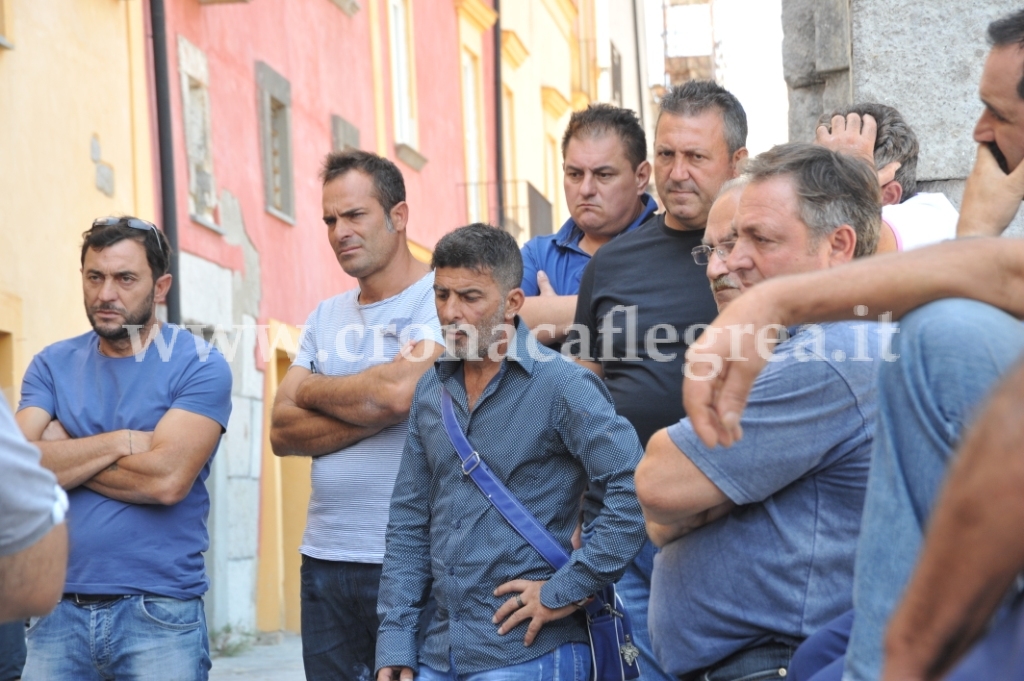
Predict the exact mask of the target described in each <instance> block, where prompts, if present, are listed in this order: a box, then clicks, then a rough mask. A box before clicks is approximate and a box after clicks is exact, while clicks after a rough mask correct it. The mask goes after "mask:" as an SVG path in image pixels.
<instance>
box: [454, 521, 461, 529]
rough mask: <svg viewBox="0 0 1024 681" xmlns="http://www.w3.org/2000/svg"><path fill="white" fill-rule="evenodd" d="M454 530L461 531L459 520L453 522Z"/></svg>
mask: <svg viewBox="0 0 1024 681" xmlns="http://www.w3.org/2000/svg"><path fill="white" fill-rule="evenodd" d="M455 529H456V530H459V529H462V521H461V520H456V521H455Z"/></svg>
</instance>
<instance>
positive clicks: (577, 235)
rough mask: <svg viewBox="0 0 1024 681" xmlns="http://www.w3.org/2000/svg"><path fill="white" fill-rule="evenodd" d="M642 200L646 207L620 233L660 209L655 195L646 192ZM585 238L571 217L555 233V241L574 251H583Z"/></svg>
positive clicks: (641, 222)
mask: <svg viewBox="0 0 1024 681" xmlns="http://www.w3.org/2000/svg"><path fill="white" fill-rule="evenodd" d="M640 201H641V202H642V203H643V204H644V208H643V210H642V211H640V215H638V216H637V218H636V220H633V222H631V223H629V226H627V227H626V228H625V229H624V230H622V231H621V232H619V234H625V233H626V232H632V231H633V230H634V229H636V228H637V227H639V226H640V225H642V224H643V223H645V222H647V218H649V217H651V215H652V214H653V213H654V211H656V210H657V209H658V203H657V202H656V201H655V200H654V197H653V196H651V195H650V194H648V193H647V192H644V195H643V196H641V197H640ZM615 236H618V234H616V235H615ZM582 238H583V230H582V229H580V228H579V227H577V226H576V221H575V220H573V219H572V218H569V219H568V220H566V221H565V224H564V225H562V228H561V229H559V230H558V232H557V233H556V234H555V243H556V244H558V245H559V246H560V247H562V248H569V249H572V250H574V251H580V252H581V253H582V252H583V251H582V250H581V249H580V240H581V239H582ZM588 255H589V254H588Z"/></svg>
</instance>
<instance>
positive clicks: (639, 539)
mask: <svg viewBox="0 0 1024 681" xmlns="http://www.w3.org/2000/svg"><path fill="white" fill-rule="evenodd" d="M510 349H511V351H510V352H509V355H508V356H507V357H506V358H505V360H504V361H503V362H502V366H501V369H500V371H499V373H498V374H497V375H496V376H495V378H494V379H492V380H491V382H490V383H489V384H488V386H487V387H486V388H485V389H484V391H483V393H482V394H481V395H480V398H479V399H478V401H477V403H476V405H475V406H474V408H473V411H472V412H471V413H470V412H469V410H468V409H467V400H466V389H465V385H464V383H463V380H462V374H463V372H462V365H463V363H462V362H461V361H457V360H452V359H450V358H449V359H445V358H442V359H441V360H439V361H438V363H437V365H436V367H435V369H434V370H432V371H428V372H427V373H426V374H425V375H424V377H423V378H422V379H421V380H420V382H419V384H418V385H417V387H416V394H415V396H414V398H413V405H412V409H411V411H410V414H409V435H408V439H407V440H406V445H405V451H404V452H403V455H402V463H401V466H400V467H399V471H398V479H397V480H396V482H395V491H394V494H393V496H392V498H391V513H390V519H389V521H388V529H387V539H386V551H385V555H384V565H383V572H382V575H381V583H380V594H379V597H378V603H377V612H378V615H379V616H380V619H381V626H380V631H379V635H378V639H377V669H378V670H379V669H380V668H381V667H385V666H405V667H412V668H414V669H417V668H418V664H420V663H422V664H426V665H427V666H429V667H431V668H433V669H436V670H438V671H446V670H448V669H449V652H450V654H451V659H452V660H453V661H454V663H455V666H456V668H457V669H458V672H459V673H460V674H465V673H471V672H478V671H485V670H488V669H496V668H499V667H506V666H510V665H514V664H519V663H521V662H526V661H528V660H531V659H534V658H537V657H540V656H541V655H544V654H546V653H548V652H551V651H552V650H554V649H555V648H556V647H558V646H560V645H562V644H564V643H567V642H571V641H576V642H586V641H587V632H586V626H585V621H584V619H583V616H582V614H580V613H574V614H572V615H570V616H568V617H565V618H563V619H560V620H556V621H554V622H549V623H548V624H546V625H545V626H544V628H543V629H541V631H540V633H539V634H538V635H537V638H536V639H535V640H534V642H533V644H532V645H531V646H530V647H529V648H527V647H525V646H524V645H523V636H524V635H525V632H526V628H527V625H528V622H529V621H528V620H527V621H525V622H523V623H521V624H520V625H519V626H517V627H515V628H514V629H512V630H511V631H509V632H508V633H506V634H505V635H504V636H499V635H498V626H499V625H497V624H493V623H492V622H491V618H492V617H493V616H494V613H495V611H496V610H497V609H498V608H499V607H500V606H501V605H502V604H503V603H505V602H506V601H507V600H509V598H510V597H511V596H509V595H506V596H500V597H498V596H495V595H494V590H495V589H496V588H497V587H498V586H499V585H500V584H503V583H505V582H508V581H511V580H513V579H527V580H534V581H538V580H547V583H546V584H545V585H544V586H543V588H542V589H541V602H542V603H543V604H544V605H545V606H547V607H548V608H558V607H562V606H565V605H568V604H570V603H572V602H574V601H578V600H580V599H583V598H585V597H587V596H589V595H590V594H593V593H594V592H595V591H597V590H598V589H600V588H601V587H603V586H605V585H607V584H610V583H612V582H615V581H616V580H617V579H618V578H619V577H620V576H621V575H622V573H623V571H624V570H625V567H626V565H628V564H629V562H630V561H631V560H633V557H634V556H635V555H636V553H637V552H638V551H639V550H640V548H641V546H642V545H643V543H644V540H645V539H646V536H647V535H646V531H645V529H644V520H643V514H642V512H641V510H640V504H639V503H638V501H637V498H636V490H635V487H634V484H633V472H634V470H635V468H636V464H637V463H638V462H639V460H640V457H641V456H642V455H643V449H642V447H641V446H640V441H639V439H638V438H637V436H636V432H635V431H634V430H633V428H632V426H630V425H629V422H627V421H626V420H625V419H623V418H622V417H620V416H617V415H616V414H615V409H614V407H613V406H612V404H611V397H610V395H609V393H608V390H607V389H606V388H605V387H604V384H603V383H602V382H601V380H600V379H598V377H597V376H596V375H595V374H593V373H592V372H590V371H588V370H586V369H584V368H582V367H580V366H578V365H576V364H574V363H572V362H569V361H566V360H565V359H564V358H563V357H562V356H561V355H559V354H558V353H556V352H553V351H551V350H549V349H547V348H544V347H543V346H540V345H539V344H538V343H537V342H536V340H535V339H534V338H533V337H532V336H531V335H530V334H529V331H528V329H527V328H526V325H525V324H523V323H522V322H520V321H518V320H517V329H516V336H515V338H514V340H513V343H512V344H511V348H510ZM442 386H444V387H446V388H447V389H448V391H449V392H450V393H451V395H452V399H453V402H454V405H455V414H456V417H457V419H458V421H459V425H460V426H461V427H462V429H463V431H464V432H465V433H466V436H467V437H468V439H469V441H470V442H471V443H472V445H473V447H474V449H476V450H477V452H479V454H480V457H481V458H482V459H483V460H484V461H486V462H487V465H488V466H490V468H491V470H492V471H493V472H494V474H495V475H496V476H497V477H498V478H499V479H500V480H502V481H503V482H504V483H505V485H506V486H507V487H508V488H509V490H510V491H511V492H512V493H513V494H514V495H516V496H517V497H518V498H519V500H520V501H521V502H522V503H523V505H524V506H526V508H527V509H529V510H530V511H531V512H532V513H533V514H534V515H535V516H536V517H537V519H538V520H539V521H540V522H541V524H542V525H544V526H545V527H547V529H548V530H549V531H550V532H551V533H552V534H553V535H554V536H555V538H556V539H557V540H558V541H559V542H561V544H562V546H563V547H564V548H565V549H566V551H567V552H571V551H572V548H571V543H570V539H571V537H572V534H573V531H574V530H575V528H576V524H577V520H578V518H579V513H580V497H581V495H582V494H583V489H584V487H585V486H586V485H587V483H588V482H590V481H601V482H602V483H604V484H605V485H606V486H607V489H608V492H607V494H606V495H605V498H604V508H603V510H602V511H601V513H600V515H599V517H598V519H597V521H596V523H595V526H594V536H593V538H592V539H591V540H590V541H589V542H588V543H587V545H586V546H585V547H584V548H583V549H580V550H578V551H575V552H572V559H571V560H570V562H569V563H567V564H566V565H565V566H564V567H562V568H561V569H560V570H558V571H557V572H555V571H554V570H553V569H552V568H551V566H549V565H548V564H547V562H545V561H544V559H543V558H542V557H541V556H540V554H538V553H537V551H536V550H535V549H534V548H533V547H532V546H530V545H529V544H528V543H527V542H526V540H524V539H523V538H522V537H521V536H520V535H519V534H518V533H516V531H515V530H513V529H512V527H511V526H510V525H509V524H508V523H507V522H506V521H505V519H504V518H503V517H502V516H501V515H500V514H499V512H498V511H497V509H495V508H494V506H492V505H491V502H490V501H489V500H488V499H487V498H486V497H485V496H484V495H483V494H482V493H481V492H480V490H479V489H478V488H477V487H476V485H475V484H474V483H473V481H472V480H471V479H470V478H468V477H466V476H464V475H463V474H462V470H461V461H460V459H459V457H458V454H457V453H456V452H455V448H454V446H453V445H452V443H451V441H450V440H449V439H448V435H447V433H446V432H445V429H444V426H443V424H442V421H441V387H442ZM431 589H433V595H434V597H435V599H436V601H437V612H436V614H435V616H434V618H433V621H432V622H431V623H430V625H429V628H428V630H427V632H426V637H425V643H424V645H423V649H422V650H421V651H419V655H418V656H417V645H416V640H417V620H418V617H419V613H420V610H421V609H422V608H423V607H424V604H425V603H426V601H427V597H428V595H429V594H430V592H431Z"/></svg>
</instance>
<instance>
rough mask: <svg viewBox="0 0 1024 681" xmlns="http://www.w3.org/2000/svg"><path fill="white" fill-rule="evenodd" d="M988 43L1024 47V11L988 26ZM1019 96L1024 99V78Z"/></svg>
mask: <svg viewBox="0 0 1024 681" xmlns="http://www.w3.org/2000/svg"><path fill="white" fill-rule="evenodd" d="M988 42H989V44H991V45H992V47H1005V46H1007V45H1017V46H1018V47H1024V9H1022V10H1018V11H1016V12H1014V13H1013V14H1008V15H1006V16H1005V17H1001V18H999V19H996V20H995V21H993V22H992V23H991V24H989V25H988ZM1017 96H1018V97H1020V98H1021V99H1024V76H1021V79H1020V82H1019V83H1017Z"/></svg>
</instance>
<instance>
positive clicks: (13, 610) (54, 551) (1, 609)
mask: <svg viewBox="0 0 1024 681" xmlns="http://www.w3.org/2000/svg"><path fill="white" fill-rule="evenodd" d="M67 562H68V533H67V527H66V526H65V525H63V524H61V525H57V526H56V527H53V528H51V529H50V531H49V532H47V533H46V534H45V535H43V537H42V538H41V539H40V540H39V541H37V542H36V543H35V544H33V545H32V546H29V547H28V548H26V549H25V550H23V551H19V552H18V553H15V554H13V555H10V556H3V557H0V622H6V621H9V620H16V619H24V618H26V617H36V616H39V617H41V616H43V615H45V614H46V613H48V612H50V611H51V610H53V607H54V606H55V605H57V601H59V600H60V595H61V592H62V591H63V590H64V574H65V570H66V567H67Z"/></svg>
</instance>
